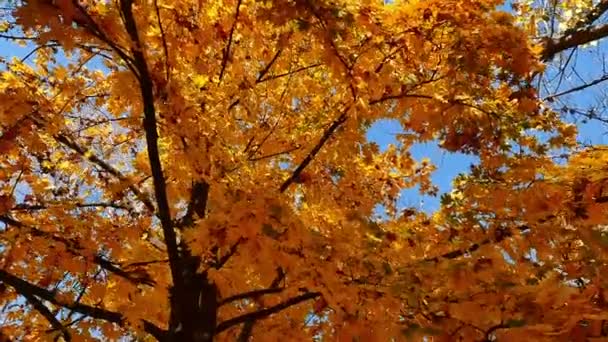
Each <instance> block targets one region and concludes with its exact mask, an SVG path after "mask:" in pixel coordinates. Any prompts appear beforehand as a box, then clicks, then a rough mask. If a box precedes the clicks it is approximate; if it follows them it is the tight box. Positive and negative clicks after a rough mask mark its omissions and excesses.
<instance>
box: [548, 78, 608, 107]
mask: <svg viewBox="0 0 608 342" xmlns="http://www.w3.org/2000/svg"><path fill="white" fill-rule="evenodd" d="M605 81H608V75H604V76H602V77H600V78H598V79H595V80H593V81H591V82H589V83H585V84H581V85H579V86H576V87H573V88H570V89H568V90H564V91H562V92H559V93H557V94H553V95H549V96H547V97H545V98H544V99H543V101H546V100H552V99H555V98H556V97H560V96H564V95H568V94H571V93H575V92H577V91H581V90H585V89H587V88H589V87H593V86H594V85H597V84H600V83H602V82H605Z"/></svg>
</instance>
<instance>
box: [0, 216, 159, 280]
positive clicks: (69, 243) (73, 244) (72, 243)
mask: <svg viewBox="0 0 608 342" xmlns="http://www.w3.org/2000/svg"><path fill="white" fill-rule="evenodd" d="M0 222H3V223H4V224H7V225H10V226H13V227H16V228H27V229H28V230H29V231H30V233H31V234H32V235H34V236H38V237H42V238H45V239H48V240H51V241H55V242H59V243H61V244H63V245H65V246H66V251H67V252H68V253H70V254H72V255H73V256H75V257H83V258H86V257H85V256H84V255H82V254H81V252H82V251H83V250H84V248H83V247H82V246H81V245H80V243H78V241H76V240H72V239H67V238H64V237H61V236H57V235H54V234H51V233H49V232H45V231H43V230H40V229H38V228H36V227H30V226H27V225H25V224H23V223H22V222H20V221H17V220H15V219H13V218H11V217H9V216H6V215H3V216H0ZM92 261H93V262H94V263H96V264H97V265H99V267H101V268H103V269H104V270H106V271H108V272H111V273H114V274H116V275H117V276H120V277H122V278H124V279H126V280H127V281H130V282H132V283H134V284H146V285H149V286H153V285H154V284H156V282H155V281H154V280H153V279H152V278H151V277H150V275H149V274H147V273H146V272H138V273H132V272H127V271H125V270H123V269H121V268H120V267H118V266H116V265H117V264H116V263H114V262H112V261H110V260H108V259H106V258H105V257H103V256H101V255H99V254H97V255H95V256H94V257H93V259H92Z"/></svg>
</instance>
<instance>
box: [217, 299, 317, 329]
mask: <svg viewBox="0 0 608 342" xmlns="http://www.w3.org/2000/svg"><path fill="white" fill-rule="evenodd" d="M319 296H321V293H320V292H307V293H304V294H301V295H299V296H296V297H293V298H290V299H288V300H286V301H284V302H281V303H279V304H277V305H274V306H271V307H269V308H265V309H261V310H257V311H254V312H250V313H246V314H244V315H241V316H237V317H234V318H231V319H229V320H226V321H223V322H222V323H220V324H218V325H217V328H216V329H215V331H216V334H219V333H220V332H222V331H224V330H226V329H229V328H231V327H233V326H235V325H239V324H241V323H245V322H248V321H258V320H260V319H264V318H267V317H269V316H271V315H273V314H275V313H278V312H281V311H283V310H285V309H287V308H289V307H291V306H294V305H297V304H300V303H302V302H304V301H307V300H310V299H314V298H317V297H319Z"/></svg>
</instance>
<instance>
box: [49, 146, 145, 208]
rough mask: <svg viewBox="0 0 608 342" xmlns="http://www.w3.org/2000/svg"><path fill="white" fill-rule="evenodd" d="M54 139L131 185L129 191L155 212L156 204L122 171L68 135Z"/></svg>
mask: <svg viewBox="0 0 608 342" xmlns="http://www.w3.org/2000/svg"><path fill="white" fill-rule="evenodd" d="M54 138H55V140H57V141H58V142H60V143H62V144H63V145H65V146H67V147H69V148H70V149H72V150H73V151H74V152H76V153H78V154H79V155H81V156H82V157H84V158H86V159H87V160H89V161H90V162H92V163H94V164H95V165H97V166H99V167H101V168H102V169H103V170H104V171H106V172H107V173H109V174H111V175H112V176H114V177H116V178H117V179H118V180H119V181H121V182H127V183H129V187H128V188H129V190H131V192H133V193H134V194H135V196H136V197H137V198H138V199H139V200H140V201H141V202H142V203H143V204H144V205H145V206H146V209H148V210H149V211H150V212H152V213H154V212H155V209H154V204H152V201H151V200H150V199H149V198H148V196H146V195H145V194H144V193H143V192H141V191H140V190H139V189H138V188H137V187H136V186H135V185H133V184H131V183H130V182H129V181H128V179H127V177H125V176H124V175H123V174H122V173H120V171H118V170H117V169H115V168H114V167H113V166H112V165H110V164H108V163H107V162H105V161H104V160H103V159H101V158H99V157H97V156H96V155H94V154H92V153H88V152H87V150H85V149H84V148H83V147H82V146H80V145H78V144H77V143H76V142H74V141H72V140H71V139H69V138H68V137H67V136H66V135H63V134H58V135H55V136H54Z"/></svg>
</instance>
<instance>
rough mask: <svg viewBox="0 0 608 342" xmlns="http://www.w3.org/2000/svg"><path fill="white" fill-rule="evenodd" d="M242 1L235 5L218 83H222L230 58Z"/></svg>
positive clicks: (239, 0)
mask: <svg viewBox="0 0 608 342" xmlns="http://www.w3.org/2000/svg"><path fill="white" fill-rule="evenodd" d="M242 2H243V0H238V2H237V4H236V13H235V14H234V22H233V23H232V27H231V28H230V34H229V36H228V42H227V43H226V48H224V55H223V56H222V66H221V69H220V76H219V80H218V83H221V82H222V77H224V71H225V70H226V66H227V65H228V59H229V58H230V47H231V46H232V37H233V36H234V29H235V28H236V23H237V22H238V20H239V12H240V10H241V3H242Z"/></svg>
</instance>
